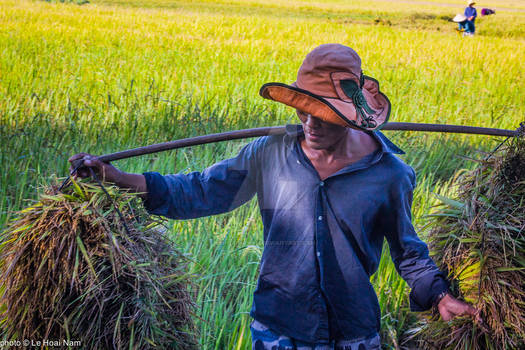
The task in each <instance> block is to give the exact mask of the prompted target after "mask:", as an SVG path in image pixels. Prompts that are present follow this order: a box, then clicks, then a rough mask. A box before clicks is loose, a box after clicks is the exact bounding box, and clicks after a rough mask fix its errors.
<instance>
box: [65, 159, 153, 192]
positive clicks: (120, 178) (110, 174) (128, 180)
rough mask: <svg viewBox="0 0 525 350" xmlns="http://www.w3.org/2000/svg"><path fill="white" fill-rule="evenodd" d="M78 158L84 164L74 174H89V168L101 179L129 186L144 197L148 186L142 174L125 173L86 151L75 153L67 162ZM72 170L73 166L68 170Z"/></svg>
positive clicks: (80, 175) (125, 186)
mask: <svg viewBox="0 0 525 350" xmlns="http://www.w3.org/2000/svg"><path fill="white" fill-rule="evenodd" d="M79 159H84V165H83V166H82V167H80V168H79V169H78V170H77V171H76V176H79V177H89V176H91V172H90V171H89V169H88V168H91V169H93V171H94V172H95V173H96V174H97V176H98V177H100V178H101V179H102V180H103V181H107V182H112V183H114V184H115V185H117V186H118V187H123V188H130V189H131V190H133V191H135V192H137V193H139V194H140V196H141V197H143V198H146V196H147V191H148V188H147V185H146V178H145V177H144V175H142V174H131V173H125V172H123V171H120V170H118V169H117V168H115V167H114V166H113V165H111V164H109V163H104V162H102V161H100V160H99V159H98V158H97V157H95V156H92V155H90V154H87V153H78V154H75V155H74V156H72V157H71V158H69V162H70V163H71V164H73V162H74V161H76V160H79ZM72 170H73V167H71V168H70V171H72Z"/></svg>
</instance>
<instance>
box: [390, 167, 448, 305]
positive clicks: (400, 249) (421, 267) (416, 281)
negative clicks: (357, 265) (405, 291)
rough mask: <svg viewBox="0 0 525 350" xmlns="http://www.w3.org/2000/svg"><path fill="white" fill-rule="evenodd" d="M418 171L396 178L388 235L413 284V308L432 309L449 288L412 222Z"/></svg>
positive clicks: (399, 263) (398, 264)
mask: <svg viewBox="0 0 525 350" xmlns="http://www.w3.org/2000/svg"><path fill="white" fill-rule="evenodd" d="M414 188H415V174H414V171H413V170H412V169H411V168H410V171H407V173H406V175H405V176H403V177H402V178H401V179H400V180H399V181H397V182H395V183H394V184H393V186H392V190H391V192H390V201H391V203H392V207H391V208H390V210H389V212H390V214H391V215H388V218H387V226H386V227H388V228H389V230H388V231H387V234H386V238H387V241H388V244H389V246H390V254H391V256H392V260H393V261H394V265H395V266H396V269H397V271H398V272H399V274H400V275H401V277H402V278H403V279H404V280H405V281H406V282H407V283H408V285H409V286H410V288H411V292H410V308H411V310H412V311H424V310H428V309H429V308H430V307H431V306H432V303H433V302H434V300H435V299H436V298H437V296H438V295H439V294H441V293H442V292H444V291H446V290H448V283H447V281H446V279H445V276H444V275H443V273H442V272H441V271H440V270H439V269H438V268H437V266H436V264H435V263H434V262H433V261H432V259H431V258H430V257H429V254H428V247H427V245H426V243H424V242H423V241H421V239H419V237H418V236H417V233H416V231H415V230H414V226H413V225H412V215H411V208H412V193H413V190H414Z"/></svg>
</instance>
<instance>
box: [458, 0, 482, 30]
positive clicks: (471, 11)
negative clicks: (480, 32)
mask: <svg viewBox="0 0 525 350" xmlns="http://www.w3.org/2000/svg"><path fill="white" fill-rule="evenodd" d="M475 4H476V2H475V1H472V0H469V1H468V2H467V7H466V8H465V12H464V15H465V17H466V19H465V21H463V22H460V23H459V30H464V31H465V33H464V34H465V35H467V36H468V35H474V32H475V31H476V27H475V26H474V22H475V21H476V17H477V16H478V13H477V11H476V9H475V8H474V5H475Z"/></svg>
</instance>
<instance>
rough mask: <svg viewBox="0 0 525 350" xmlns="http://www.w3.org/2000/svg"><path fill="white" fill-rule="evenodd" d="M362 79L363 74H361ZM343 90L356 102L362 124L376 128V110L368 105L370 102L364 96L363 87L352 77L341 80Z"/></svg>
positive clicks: (355, 105) (357, 112) (356, 109)
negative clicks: (351, 78)
mask: <svg viewBox="0 0 525 350" xmlns="http://www.w3.org/2000/svg"><path fill="white" fill-rule="evenodd" d="M361 79H363V75H362V74H361ZM340 85H341V89H342V90H343V92H344V93H345V94H346V95H347V96H348V97H349V98H351V99H352V102H353V103H354V107H355V111H356V115H357V116H359V117H360V118H361V126H362V127H364V128H372V129H373V128H375V127H376V126H377V122H376V121H375V120H374V117H373V115H374V110H373V109H372V108H371V107H370V106H369V105H368V102H367V101H366V99H365V96H363V91H362V88H361V87H359V86H358V85H357V83H356V82H355V81H353V80H350V79H345V80H341V81H340Z"/></svg>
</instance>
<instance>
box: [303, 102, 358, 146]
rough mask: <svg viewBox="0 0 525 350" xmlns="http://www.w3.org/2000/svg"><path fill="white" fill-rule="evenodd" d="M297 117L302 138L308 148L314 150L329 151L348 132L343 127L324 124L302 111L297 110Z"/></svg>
mask: <svg viewBox="0 0 525 350" xmlns="http://www.w3.org/2000/svg"><path fill="white" fill-rule="evenodd" d="M297 115H298V116H299V119H301V124H302V125H303V129H304V138H305V141H306V145H307V146H308V147H309V148H312V149H315V150H323V149H330V148H332V146H334V145H335V144H336V143H337V142H338V141H339V140H341V138H342V137H344V136H345V135H346V134H347V132H348V129H347V128H345V127H343V126H340V125H336V124H332V123H327V122H324V121H322V120H321V119H319V118H317V117H314V116H312V115H310V114H307V113H304V112H302V111H299V110H297Z"/></svg>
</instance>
